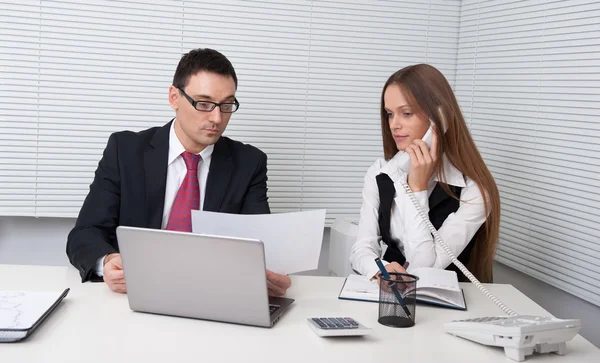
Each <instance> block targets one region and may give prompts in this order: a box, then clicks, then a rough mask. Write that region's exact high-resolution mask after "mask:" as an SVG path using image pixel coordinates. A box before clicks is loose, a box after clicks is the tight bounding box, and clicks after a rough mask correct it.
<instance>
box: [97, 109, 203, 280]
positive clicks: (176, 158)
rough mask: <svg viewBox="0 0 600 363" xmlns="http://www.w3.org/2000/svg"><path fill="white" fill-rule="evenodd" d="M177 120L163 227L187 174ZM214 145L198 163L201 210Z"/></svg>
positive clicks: (100, 270)
mask: <svg viewBox="0 0 600 363" xmlns="http://www.w3.org/2000/svg"><path fill="white" fill-rule="evenodd" d="M175 122H177V120H175V121H173V123H172V124H171V130H170V131H169V156H168V159H167V183H166V187H165V203H164V208H163V217H162V223H161V229H165V228H167V223H168V222H169V214H171V207H172V206H173V201H174V200H175V196H176V195H177V192H178V191H179V187H180V186H181V183H183V179H185V175H186V174H187V167H186V166H185V161H184V160H183V157H182V156H181V153H183V152H184V151H185V148H184V147H183V145H182V144H181V141H179V138H178V137H177V134H175ZM214 148H215V146H214V145H208V146H207V147H206V148H204V150H202V151H201V152H200V157H201V160H200V162H199V163H198V182H199V184H200V210H202V209H203V206H204V192H205V191H206V179H207V178H208V170H209V169H210V161H211V159H212V153H213V150H214ZM105 257H106V256H103V257H100V258H99V259H98V262H97V263H96V274H97V275H98V276H104V258H105Z"/></svg>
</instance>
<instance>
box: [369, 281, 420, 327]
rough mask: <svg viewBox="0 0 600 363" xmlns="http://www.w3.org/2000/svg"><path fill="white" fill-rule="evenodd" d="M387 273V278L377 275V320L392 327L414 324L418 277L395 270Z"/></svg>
mask: <svg viewBox="0 0 600 363" xmlns="http://www.w3.org/2000/svg"><path fill="white" fill-rule="evenodd" d="M389 275H390V278H389V279H386V278H384V277H383V276H380V277H379V319H377V321H378V322H379V323H380V324H383V325H386V326H390V327H394V328H409V327H411V326H414V325H415V309H416V305H417V280H419V278H418V277H417V276H414V275H409V274H402V273H396V272H390V273H389Z"/></svg>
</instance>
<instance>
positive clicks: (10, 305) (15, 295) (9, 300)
mask: <svg viewBox="0 0 600 363" xmlns="http://www.w3.org/2000/svg"><path fill="white" fill-rule="evenodd" d="M61 294H62V291H61V292H27V291H0V330H2V329H29V328H31V327H32V326H33V324H35V322H36V321H38V319H39V318H40V317H41V316H42V315H44V313H45V312H46V311H47V310H48V309H50V307H51V306H52V305H53V304H54V303H55V302H56V300H58V298H59V297H60V296H61Z"/></svg>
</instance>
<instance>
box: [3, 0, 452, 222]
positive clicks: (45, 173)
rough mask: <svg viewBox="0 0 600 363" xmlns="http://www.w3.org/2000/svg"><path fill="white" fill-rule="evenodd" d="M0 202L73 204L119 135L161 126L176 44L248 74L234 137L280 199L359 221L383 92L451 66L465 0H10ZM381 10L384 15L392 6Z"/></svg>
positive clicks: (38, 208)
mask: <svg viewBox="0 0 600 363" xmlns="http://www.w3.org/2000/svg"><path fill="white" fill-rule="evenodd" d="M0 9H1V10H2V11H0V62H1V63H0V65H2V67H1V68H0V77H1V79H2V81H3V84H5V86H3V87H2V88H1V89H0V92H1V94H0V95H2V97H1V98H0V127H1V128H0V140H1V141H2V145H0V150H2V153H1V155H0V165H1V170H0V215H24V216H55V217H74V216H76V215H77V214H78V212H79V208H80V206H81V203H82V201H83V198H84V197H85V195H86V194H87V192H88V188H89V184H90V183H91V181H92V179H93V172H94V170H95V168H96V166H97V163H98V161H99V159H100V158H101V155H102V150H103V149H104V147H105V146H106V142H107V139H108V136H109V135H110V134H111V133H112V132H115V131H120V130H124V129H129V130H134V131H139V130H142V129H145V128H148V127H152V126H160V125H163V124H165V123H166V122H167V121H169V120H170V119H171V118H172V117H173V116H174V113H173V111H172V110H171V109H170V107H169V105H168V101H167V89H168V87H169V85H170V84H171V80H172V76H173V73H174V71H175V68H176V66H177V63H178V61H179V58H180V57H181V54H182V53H184V52H186V51H188V50H190V49H192V48H198V47H210V48H214V49H217V50H219V51H221V52H223V53H224V54H225V55H226V56H227V57H228V58H229V59H230V60H231V61H232V63H233V65H234V67H235V68H236V72H237V73H238V77H239V89H238V95H237V96H238V98H239V100H240V102H241V107H240V110H239V111H238V112H237V113H236V114H235V115H233V117H232V118H231V121H230V124H229V126H228V128H227V131H226V132H225V135H226V136H229V137H232V138H234V139H237V140H240V141H242V142H247V143H250V144H253V145H255V146H257V147H259V148H260V149H262V150H263V151H264V152H266V153H267V154H268V156H269V163H268V167H269V172H268V177H269V183H268V186H269V192H268V195H269V202H270V205H271V207H272V210H273V212H286V211H297V210H308V209H316V208H326V209H327V210H328V213H327V224H328V225H329V224H331V223H332V221H333V220H334V219H335V218H337V217H351V218H357V217H358V213H359V210H360V204H361V188H362V183H363V177H364V174H365V173H366V170H367V169H368V167H369V166H370V165H371V164H372V163H373V161H374V160H375V159H376V158H378V157H382V154H383V152H382V146H381V140H380V138H381V137H380V126H379V122H380V121H379V111H378V110H379V97H380V93H381V88H382V87H383V84H384V82H385V80H386V79H387V77H388V76H389V75H391V74H392V73H393V72H394V71H396V70H398V69H400V68H402V67H404V66H406V65H409V64H414V63H420V62H427V63H431V64H433V65H434V66H436V67H438V68H440V69H441V70H442V72H444V74H445V75H446V77H448V79H449V81H450V82H451V83H453V82H454V79H455V73H456V51H457V42H458V32H459V18H460V1H443V0H431V1H418V0H414V1H373V2H369V3H365V2H361V1H357V0H352V1H308V0H305V1H292V2H288V1H268V0H265V1H231V0H226V1H204V2H190V1H166V0H163V1H153V2H151V3H150V2H147V1H103V2H89V1H50V0H41V1H30V2H21V1H4V0H0ZM382 14H384V16H382Z"/></svg>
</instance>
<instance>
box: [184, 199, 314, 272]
mask: <svg viewBox="0 0 600 363" xmlns="http://www.w3.org/2000/svg"><path fill="white" fill-rule="evenodd" d="M324 228H325V210H324V209H320V210H314V211H304V212H291V213H277V214H227V213H215V212H205V211H192V232H193V233H200V234H212V235H218V236H229V237H240V238H252V239H258V240H261V241H262V242H263V244H264V248H265V260H266V264H267V269H269V270H271V271H273V272H276V273H279V274H289V273H294V272H300V271H306V270H314V269H316V268H317V267H318V264H319V255H320V254H321V244H322V242H323V230H324Z"/></svg>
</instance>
